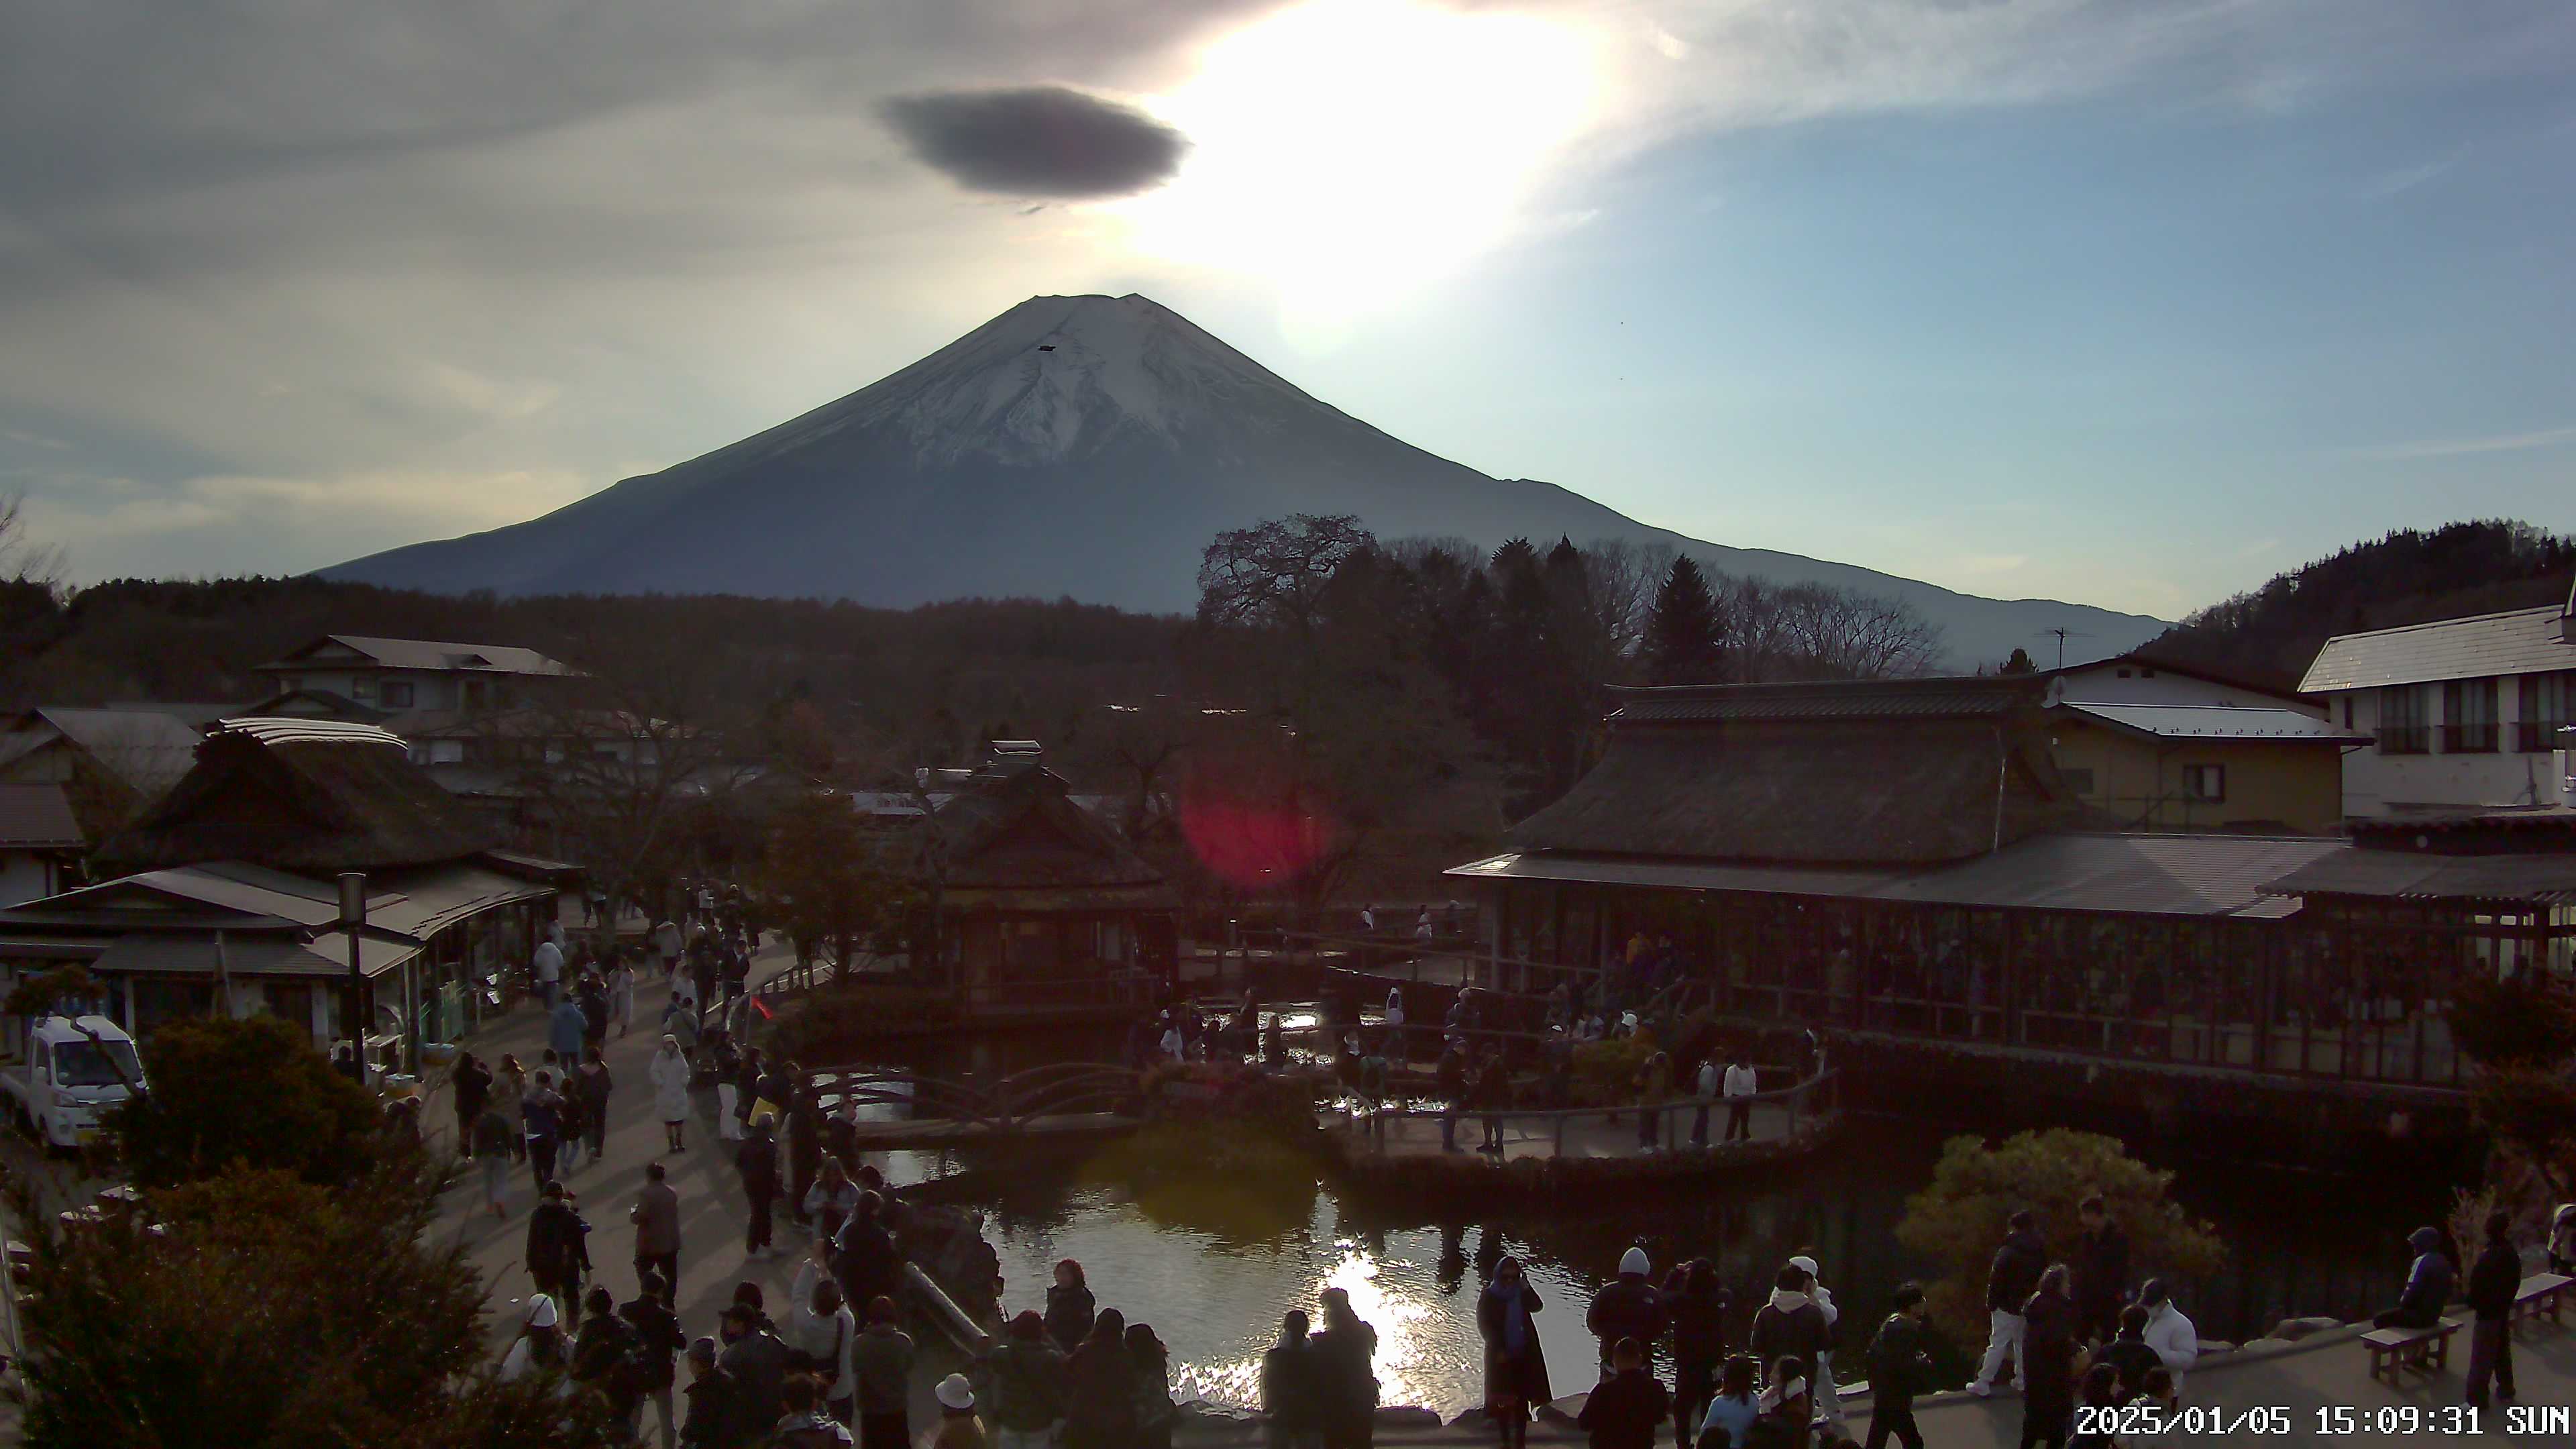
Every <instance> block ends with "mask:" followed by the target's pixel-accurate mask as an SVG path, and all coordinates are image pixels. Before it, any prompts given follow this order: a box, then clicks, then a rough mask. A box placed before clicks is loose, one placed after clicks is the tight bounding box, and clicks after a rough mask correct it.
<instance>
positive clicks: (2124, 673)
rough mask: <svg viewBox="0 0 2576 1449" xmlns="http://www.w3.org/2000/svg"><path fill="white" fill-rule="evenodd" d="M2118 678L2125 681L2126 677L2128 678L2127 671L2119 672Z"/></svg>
mask: <svg viewBox="0 0 2576 1449" xmlns="http://www.w3.org/2000/svg"><path fill="white" fill-rule="evenodd" d="M2120 677H2121V678H2122V679H2126V678H2128V677H2129V671H2127V670H2125V669H2123V670H2121V671H2120Z"/></svg>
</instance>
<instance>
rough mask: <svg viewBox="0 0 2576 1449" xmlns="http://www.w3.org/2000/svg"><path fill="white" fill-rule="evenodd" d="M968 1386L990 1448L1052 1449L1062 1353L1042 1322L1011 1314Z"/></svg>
mask: <svg viewBox="0 0 2576 1449" xmlns="http://www.w3.org/2000/svg"><path fill="white" fill-rule="evenodd" d="M1300 1317H1301V1318H1302V1317H1303V1315H1300ZM1265 1371H1266V1370H1265ZM974 1383H975V1385H976V1387H977V1388H979V1389H980V1390H981V1391H982V1393H981V1398H982V1400H983V1404H984V1410H985V1412H986V1414H988V1415H989V1416H990V1418H991V1423H992V1428H993V1440H994V1449H1054V1445H1055V1444H1056V1443H1057V1441H1058V1439H1059V1437H1060V1435H1061V1432H1062V1430H1063V1428H1064V1418H1065V1367H1064V1355H1063V1354H1061V1353H1059V1352H1057V1351H1056V1349H1055V1346H1054V1345H1052V1344H1050V1343H1048V1342H1047V1337H1046V1321H1045V1320H1044V1319H1042V1318H1040V1317H1039V1316H1038V1315H1037V1314H1036V1313H1035V1312H1034V1311H1024V1312H1021V1313H1019V1314H1016V1315H1014V1316H1013V1317H1012V1319H1011V1321H1010V1323H1009V1325H1008V1326H1007V1327H1005V1328H1004V1329H1003V1331H1002V1340H1001V1342H1000V1343H998V1344H996V1345H995V1346H994V1348H993V1351H992V1352H991V1353H988V1354H986V1355H985V1356H984V1358H983V1359H982V1360H981V1361H980V1362H978V1363H977V1364H976V1366H975V1378H974Z"/></svg>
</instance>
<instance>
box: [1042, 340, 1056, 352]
mask: <svg viewBox="0 0 2576 1449" xmlns="http://www.w3.org/2000/svg"><path fill="white" fill-rule="evenodd" d="M1038 351H1040V352H1053V351H1055V344H1054V343H1052V342H1041V343H1039V344H1038Z"/></svg>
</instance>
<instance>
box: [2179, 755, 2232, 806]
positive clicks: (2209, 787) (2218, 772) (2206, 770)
mask: <svg viewBox="0 0 2576 1449" xmlns="http://www.w3.org/2000/svg"><path fill="white" fill-rule="evenodd" d="M2182 795H2183V798H2184V799H2186V800H2198V801H2202V802H2204V803H2207V804H2212V805H2215V804H2217V803H2219V802H2220V801H2223V800H2225V799H2226V798H2227V767H2226V766H2225V765H2185V766H2183V767H2182Z"/></svg>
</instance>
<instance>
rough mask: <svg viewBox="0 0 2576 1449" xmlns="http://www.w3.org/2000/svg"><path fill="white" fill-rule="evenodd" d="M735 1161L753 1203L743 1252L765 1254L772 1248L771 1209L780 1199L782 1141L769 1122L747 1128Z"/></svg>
mask: <svg viewBox="0 0 2576 1449" xmlns="http://www.w3.org/2000/svg"><path fill="white" fill-rule="evenodd" d="M733 1160H734V1167H735V1169H736V1170H738V1171H739V1172H741V1173H742V1195H743V1197H744V1199H745V1200H746V1201H748V1202H749V1203H750V1204H751V1221H750V1223H749V1224H748V1225H747V1226H746V1227H745V1228H744V1231H743V1239H742V1251H743V1255H744V1256H745V1257H753V1258H756V1257H761V1256H763V1255H765V1254H768V1253H769V1252H770V1250H771V1246H772V1245H771V1242H770V1232H771V1223H770V1217H769V1209H770V1205H771V1204H773V1203H775V1202H776V1201H777V1200H778V1144H777V1143H776V1142H773V1141H771V1140H770V1136H769V1124H768V1123H767V1122H765V1121H763V1122H757V1123H754V1124H752V1125H751V1126H750V1127H747V1128H745V1129H744V1131H743V1139H742V1145H741V1146H740V1147H738V1148H736V1149H734V1158H733Z"/></svg>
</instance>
